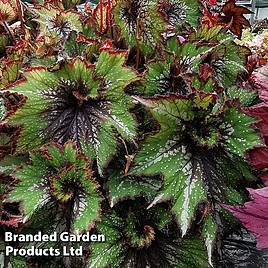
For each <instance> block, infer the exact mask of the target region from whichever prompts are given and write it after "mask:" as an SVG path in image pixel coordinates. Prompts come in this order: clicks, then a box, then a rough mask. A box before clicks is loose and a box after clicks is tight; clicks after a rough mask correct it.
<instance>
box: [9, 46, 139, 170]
mask: <svg viewBox="0 0 268 268" xmlns="http://www.w3.org/2000/svg"><path fill="white" fill-rule="evenodd" d="M125 56H126V53H125V52H111V51H110V52H107V51H104V52H102V53H101V54H100V56H99V60H98V62H97V63H96V66H95V65H89V64H88V63H87V62H86V61H85V60H83V59H82V58H75V59H74V60H71V61H69V62H67V63H65V64H64V65H63V66H62V67H61V68H60V69H59V70H56V71H54V72H51V71H48V70H47V69H46V68H45V67H35V68H32V69H30V70H29V71H27V72H25V78H26V79H25V81H21V82H20V83H18V84H17V85H15V86H14V87H13V88H11V89H10V91H12V92H17V93H20V94H23V95H25V96H26V97H27V101H26V103H25V104H24V105H23V106H22V107H20V108H19V109H18V110H17V111H16V112H15V113H14V114H12V115H11V116H10V118H9V123H10V124H14V125H21V126H22V131H21V133H20V136H19V139H18V142H17V152H25V151H28V150H31V149H34V148H37V147H39V146H41V145H42V144H44V143H46V142H49V141H55V142H58V143H60V144H61V145H63V144H64V143H65V142H67V141H68V140H72V141H73V142H74V143H75V144H76V146H77V147H78V148H79V149H81V150H83V151H84V152H88V153H89V156H90V157H92V158H97V161H98V168H99V172H100V173H101V174H102V173H103V168H104V167H105V166H106V165H107V163H108V161H109V160H110V159H111V157H112V156H113V155H114V154H115V152H116V145H117V143H116V134H117V133H119V134H120V135H121V136H122V137H123V138H124V139H126V140H133V139H134V137H135V135H136V122H135V120H134V118H133V116H132V114H131V113H130V112H129V109H130V108H131V107H132V102H131V99H130V97H129V96H127V95H126V94H125V92H124V88H125V87H126V86H127V85H128V84H130V83H131V82H133V81H135V80H137V76H136V74H135V73H134V72H133V71H132V70H130V69H128V68H126V67H124V66H123V65H124V62H125ZM114 130H116V131H114ZM116 132H117V133H116Z"/></svg>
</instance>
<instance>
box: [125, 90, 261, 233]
mask: <svg viewBox="0 0 268 268" xmlns="http://www.w3.org/2000/svg"><path fill="white" fill-rule="evenodd" d="M135 99H136V100H138V101H140V102H141V103H142V104H144V105H145V106H146V107H147V108H149V109H150V111H151V112H152V114H153V115H154V117H155V119H157V120H158V122H159V123H160V130H159V132H158V133H157V134H154V135H152V136H149V137H147V138H146V139H145V141H144V144H143V147H142V149H141V150H140V151H139V152H138V154H137V155H136V157H135V159H134V163H133V167H132V169H131V170H130V172H129V174H130V175H138V176H144V175H147V176H148V175H155V174H161V175H162V176H163V179H164V183H163V187H162V188H161V189H160V190H159V193H158V195H157V196H156V198H155V199H154V201H153V202H152V203H151V204H150V206H149V207H152V206H154V205H155V204H157V203H159V202H162V201H166V200H171V202H172V210H173V211H174V212H175V214H176V216H177V220H178V222H179V224H180V227H181V230H182V235H185V234H186V232H187V230H188V228H189V226H190V223H191V221H192V219H193V217H194V214H195V210H196V208H197V206H198V204H199V203H200V202H203V201H207V202H212V203H217V204H219V203H222V202H226V201H227V200H228V199H229V197H228V195H229V193H230V191H233V192H235V190H234V189H232V187H233V186H234V185H233V184H232V183H231V182H229V178H225V175H226V172H225V169H226V168H227V169H228V168H229V167H230V166H226V165H225V162H224V161H223V160H222V159H220V157H219V156H222V157H223V156H224V158H227V159H228V158H230V160H231V161H233V157H232V155H234V156H236V157H238V158H241V159H243V157H244V154H245V151H246V150H248V149H249V148H252V147H253V146H255V145H257V144H259V143H260V138H259V136H258V134H257V132H256V131H255V130H254V128H253V127H252V123H253V122H255V120H254V119H253V118H251V117H249V116H247V115H245V114H243V113H241V112H239V111H238V110H236V109H235V108H227V107H226V109H225V110H223V111H222V112H218V113H216V114H214V113H213V112H212V111H213V109H214V107H213V104H217V102H215V99H214V97H213V95H212V94H204V93H196V94H195V95H193V96H191V97H188V98H186V97H184V98H183V97H181V96H174V95H169V96H165V97H155V98H144V99H142V98H139V97H135ZM188 104H189V105H188ZM202 133H203V134H202ZM242 162H243V160H242ZM238 163H239V162H237V164H238ZM232 168H233V169H234V170H235V172H237V175H238V174H240V178H241V177H243V171H242V170H240V169H239V166H238V167H236V166H232ZM238 176H239V175H238Z"/></svg>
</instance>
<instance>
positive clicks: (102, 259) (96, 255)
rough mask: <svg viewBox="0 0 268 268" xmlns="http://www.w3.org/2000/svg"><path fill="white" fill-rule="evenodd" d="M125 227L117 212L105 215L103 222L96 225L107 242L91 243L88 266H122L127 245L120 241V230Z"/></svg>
mask: <svg viewBox="0 0 268 268" xmlns="http://www.w3.org/2000/svg"><path fill="white" fill-rule="evenodd" d="M122 227H123V222H122V219H120V218H119V217H118V216H117V215H115V214H110V215H108V216H103V218H102V221H101V223H98V224H97V225H96V229H97V230H98V232H99V233H101V234H104V235H105V238H106V240H105V242H102V243H92V244H91V245H90V252H91V254H90V259H89V262H88V265H87V268H103V267H106V266H109V267H111V268H117V267H121V264H122V262H123V261H124V253H125V251H126V245H124V244H123V243H121V242H120V239H121V234H120V232H119V230H121V229H122Z"/></svg>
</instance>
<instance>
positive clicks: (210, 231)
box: [202, 215, 218, 266]
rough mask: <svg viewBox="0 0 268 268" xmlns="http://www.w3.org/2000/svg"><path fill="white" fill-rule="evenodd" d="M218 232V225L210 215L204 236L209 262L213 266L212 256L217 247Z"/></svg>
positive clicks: (204, 228)
mask: <svg viewBox="0 0 268 268" xmlns="http://www.w3.org/2000/svg"><path fill="white" fill-rule="evenodd" d="M217 230H218V227H217V224H216V223H215V221H214V219H213V217H212V215H209V216H208V217H207V218H206V220H205V222H204V226H203V231H202V235H203V237H204V240H205V244H206V247H207V252H208V262H209V264H210V265H211V266H213V263H212V254H213V250H214V246H215V240H216V236H217Z"/></svg>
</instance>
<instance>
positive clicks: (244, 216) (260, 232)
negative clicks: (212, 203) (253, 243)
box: [224, 187, 268, 248]
mask: <svg viewBox="0 0 268 268" xmlns="http://www.w3.org/2000/svg"><path fill="white" fill-rule="evenodd" d="M248 191H249V193H250V195H251V197H252V201H249V202H247V203H245V205H244V206H233V207H232V206H227V205H225V206H224V207H225V208H226V209H228V210H229V211H230V212H232V214H234V216H236V217H237V218H238V219H239V220H240V221H241V223H242V224H243V225H244V226H245V227H246V228H247V229H248V230H249V231H251V232H252V233H253V234H254V235H255V237H256V239H257V247H259V248H268V228H267V226H268V187H265V188H263V189H258V190H253V189H248Z"/></svg>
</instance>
